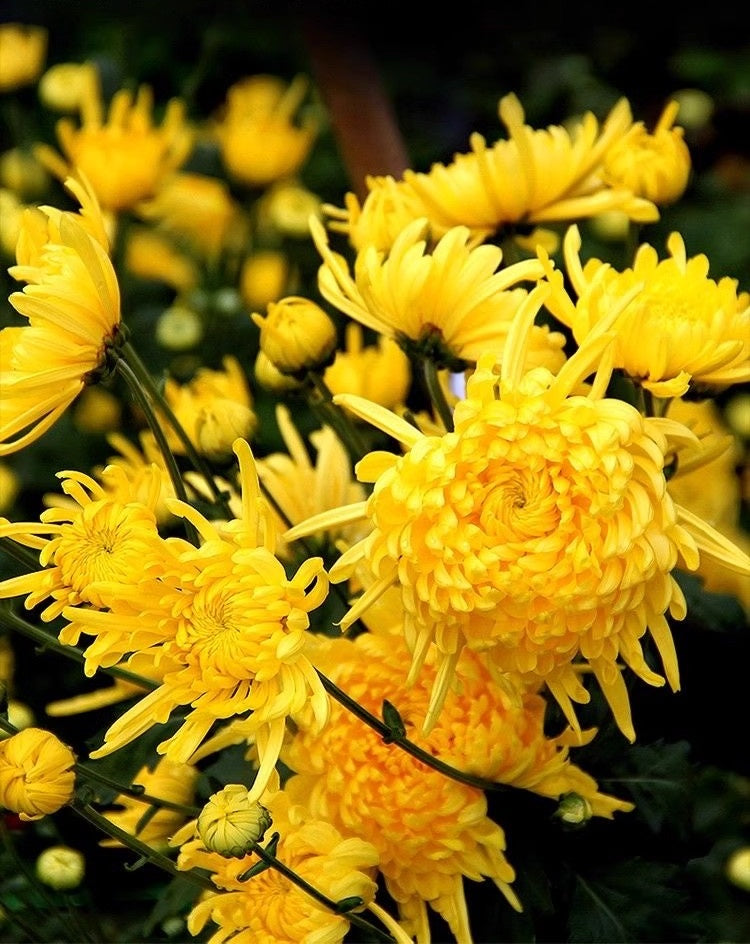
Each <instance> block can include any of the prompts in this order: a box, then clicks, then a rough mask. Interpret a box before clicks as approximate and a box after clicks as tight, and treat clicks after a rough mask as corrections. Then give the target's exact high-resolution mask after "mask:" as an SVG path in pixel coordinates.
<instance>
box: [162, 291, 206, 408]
mask: <svg viewBox="0 0 750 944" xmlns="http://www.w3.org/2000/svg"><path fill="white" fill-rule="evenodd" d="M154 333H155V335H156V340H157V341H158V342H159V344H161V346H162V347H163V348H166V349H167V350H168V351H189V350H190V349H191V348H194V347H197V345H198V343H199V342H200V341H201V339H202V338H203V319H202V318H201V316H200V315H199V314H198V312H197V311H194V310H193V309H192V308H189V307H188V306H187V305H185V304H182V303H177V304H174V305H170V306H169V308H166V309H165V310H164V311H163V312H162V313H161V314H160V315H159V318H158V320H157V322H156V329H155V332H154ZM173 389H176V388H173Z"/></svg>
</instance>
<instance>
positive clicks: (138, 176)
mask: <svg viewBox="0 0 750 944" xmlns="http://www.w3.org/2000/svg"><path fill="white" fill-rule="evenodd" d="M152 112H153V93H152V91H151V88H150V87H149V86H147V85H142V86H140V88H139V89H138V91H137V93H136V94H133V93H132V92H130V91H128V90H127V89H120V90H119V91H118V92H116V93H115V95H114V97H113V98H112V101H111V102H110V105H109V110H108V112H107V115H106V120H105V115H104V102H103V101H102V93H101V89H100V86H99V76H98V73H97V72H92V73H91V74H90V82H89V83H88V84H87V87H86V88H85V90H84V98H83V100H82V102H81V125H80V127H76V126H75V124H74V122H73V120H72V119H70V118H61V119H60V120H59V121H58V122H57V129H56V130H57V139H58V141H59V143H60V148H61V150H62V152H63V154H64V158H63V157H61V156H60V155H59V154H57V153H56V152H55V151H54V150H53V149H52V148H50V147H48V146H47V145H39V147H38V149H37V153H38V155H39V158H40V160H41V161H42V162H43V163H44V164H45V165H46V166H47V168H48V169H49V170H50V172H51V173H53V174H55V175H56V176H58V177H60V178H61V179H63V178H65V177H67V176H68V175H69V174H70V173H71V172H72V169H73V168H75V169H76V172H81V173H83V174H85V175H86V177H87V178H88V179H89V180H90V181H91V187H92V189H93V191H94V193H95V194H96V196H97V198H98V200H99V202H100V204H101V205H102V206H103V207H104V208H105V209H106V210H110V211H112V212H115V213H117V212H119V211H121V210H129V209H132V208H133V207H134V206H135V205H136V204H137V203H139V202H140V201H142V200H146V199H148V198H149V197H152V196H153V195H154V194H155V193H156V191H157V190H158V188H159V186H160V184H161V183H162V181H163V180H164V178H165V177H166V176H167V175H168V174H169V173H171V172H172V171H173V170H176V169H177V168H178V167H180V166H181V165H182V164H183V163H184V161H185V160H186V159H187V157H188V155H189V154H190V151H191V149H192V147H193V135H192V132H191V130H190V129H189V127H188V125H187V123H186V121H185V103H184V102H182V101H181V100H180V99H177V98H174V99H171V100H170V101H169V102H168V104H167V106H166V110H165V113H164V118H163V121H162V124H161V127H158V126H156V125H154V123H153V118H152Z"/></svg>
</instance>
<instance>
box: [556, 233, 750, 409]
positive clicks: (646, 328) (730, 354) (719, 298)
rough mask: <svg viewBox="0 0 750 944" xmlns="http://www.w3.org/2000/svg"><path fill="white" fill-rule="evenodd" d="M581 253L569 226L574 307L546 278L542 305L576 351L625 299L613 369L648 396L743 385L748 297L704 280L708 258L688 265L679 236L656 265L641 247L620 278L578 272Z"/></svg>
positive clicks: (749, 344) (749, 362)
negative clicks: (566, 331) (691, 388)
mask: <svg viewBox="0 0 750 944" xmlns="http://www.w3.org/2000/svg"><path fill="white" fill-rule="evenodd" d="M580 249H581V237H580V234H579V232H578V228H577V227H575V226H572V227H570V229H569V230H568V232H567V233H566V236H565V240H564V253H565V263H566V269H567V274H568V277H569V279H570V282H571V284H572V286H573V289H574V291H575V293H576V295H577V299H576V301H575V303H574V302H573V301H572V300H571V298H570V297H569V296H568V294H567V291H566V289H565V287H564V284H563V280H562V274H561V273H560V272H557V273H552V272H551V271H550V274H549V278H550V281H551V282H552V285H553V288H554V290H553V292H552V294H551V295H550V297H549V299H548V301H547V307H548V308H549V309H550V311H552V313H553V314H554V315H555V316H556V317H557V318H559V319H560V321H562V322H563V323H564V324H566V325H568V326H569V327H570V328H571V329H572V331H573V335H574V337H575V339H576V341H577V342H578V343H579V344H581V343H582V342H583V340H584V338H585V337H586V336H587V335H588V334H589V333H590V332H591V331H592V330H593V329H594V328H595V326H596V325H597V324H598V323H599V322H600V321H601V320H602V319H603V318H607V316H608V313H609V311H610V310H611V309H612V307H613V306H620V303H621V301H622V300H623V299H624V298H625V297H626V296H628V297H629V298H630V302H629V304H628V305H627V306H624V307H623V310H622V312H621V314H620V317H619V318H618V320H617V322H616V324H615V325H614V328H613V330H614V331H615V333H616V335H617V341H616V346H615V355H614V356H615V360H614V366H615V367H620V368H622V369H623V370H624V371H625V372H626V373H627V374H629V375H630V376H631V377H632V378H634V379H635V380H636V381H637V382H638V383H640V384H641V385H642V386H643V387H645V388H646V389H647V390H650V391H651V392H652V393H653V394H655V395H656V396H660V397H679V396H682V395H683V394H684V393H685V392H686V391H687V389H688V387H689V386H690V385H691V384H692V385H694V386H698V387H710V388H724V387H727V386H729V385H731V384H735V383H744V382H747V381H748V380H750V293H749V292H744V291H743V292H740V291H738V289H737V280H736V279H731V278H728V277H724V278H721V279H719V280H718V281H715V280H714V279H711V278H709V277H708V268H709V263H708V259H707V258H706V256H705V255H703V254H700V255H697V256H693V257H691V258H690V259H688V258H687V256H686V253H685V243H684V241H683V238H682V236H681V235H680V234H679V233H676V232H674V233H672V234H671V235H670V237H669V239H668V240H667V249H668V250H669V258H668V259H664V260H661V261H660V260H659V258H658V255H657V253H656V250H655V249H654V248H653V247H652V246H650V245H648V244H647V243H643V244H642V245H641V246H639V248H638V250H637V252H636V256H635V261H634V263H633V266H632V268H629V269H625V270H624V271H622V272H618V271H617V270H616V269H614V268H612V267H611V266H610V265H609V264H608V263H606V262H602V261H600V260H599V259H589V260H588V262H586V264H585V265H582V264H581V259H580ZM621 307H622V306H621Z"/></svg>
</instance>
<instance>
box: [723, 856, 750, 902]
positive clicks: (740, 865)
mask: <svg viewBox="0 0 750 944" xmlns="http://www.w3.org/2000/svg"><path fill="white" fill-rule="evenodd" d="M724 871H725V874H726V877H727V878H728V879H729V881H730V882H731V883H732V884H733V885H736V886H737V887H738V888H741V889H743V890H744V891H746V892H750V846H741V847H740V848H739V849H735V850H734V852H733V853H732V854H731V855H730V856H729V858H728V859H727V862H726V865H725V867H724Z"/></svg>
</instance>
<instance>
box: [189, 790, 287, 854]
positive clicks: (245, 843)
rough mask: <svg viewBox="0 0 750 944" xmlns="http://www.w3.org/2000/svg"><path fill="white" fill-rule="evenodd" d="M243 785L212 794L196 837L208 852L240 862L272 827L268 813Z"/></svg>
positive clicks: (199, 823)
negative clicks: (250, 799) (249, 799)
mask: <svg viewBox="0 0 750 944" xmlns="http://www.w3.org/2000/svg"><path fill="white" fill-rule="evenodd" d="M249 796H250V793H249V791H248V789H247V787H243V786H242V784H238V783H230V784H229V785H228V786H226V787H224V789H223V790H219V792H218V793H214V795H213V796H212V797H210V798H209V800H208V802H207V803H206V805H205V806H204V807H203V809H202V810H201V813H200V816H199V817H198V835H199V836H200V838H201V840H202V841H203V845H204V846H205V847H206V849H208V850H209V851H210V852H218V853H219V855H222V856H225V857H226V858H241V857H242V856H244V855H246V854H247V853H248V852H250V850H251V849H252V847H253V845H254V844H255V843H256V842H259V841H260V840H261V839H262V838H263V836H264V835H265V832H266V830H267V829H268V827H269V826H270V825H271V823H272V819H271V814H270V813H269V812H268V810H267V809H266V808H265V807H264V806H261V805H260V803H257V802H255V801H253V802H248V797H249Z"/></svg>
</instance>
